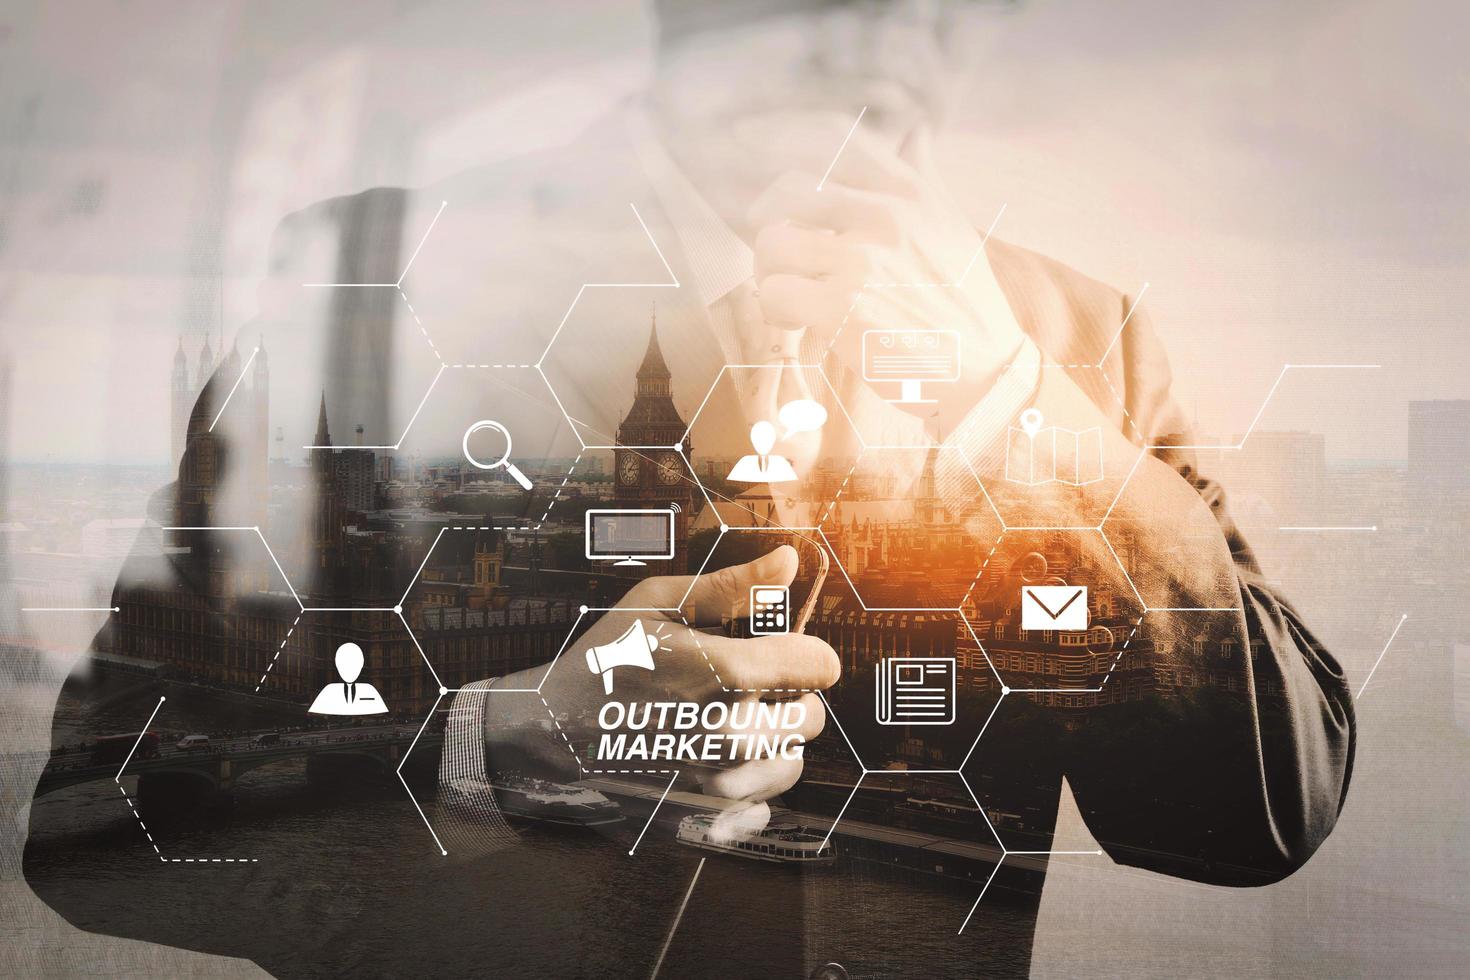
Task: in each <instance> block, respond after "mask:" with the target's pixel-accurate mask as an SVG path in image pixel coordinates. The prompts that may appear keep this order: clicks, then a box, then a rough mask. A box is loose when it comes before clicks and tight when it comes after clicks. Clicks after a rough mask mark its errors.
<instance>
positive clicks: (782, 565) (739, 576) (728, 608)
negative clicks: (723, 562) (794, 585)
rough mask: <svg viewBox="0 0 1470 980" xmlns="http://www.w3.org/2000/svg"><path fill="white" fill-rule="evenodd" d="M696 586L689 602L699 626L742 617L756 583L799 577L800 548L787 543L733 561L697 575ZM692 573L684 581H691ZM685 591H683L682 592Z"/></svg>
mask: <svg viewBox="0 0 1470 980" xmlns="http://www.w3.org/2000/svg"><path fill="white" fill-rule="evenodd" d="M692 578H693V583H694V587H693V589H688V586H687V585H686V586H685V589H686V590H688V591H689V600H688V602H686V603H685V607H686V615H687V614H688V611H689V610H688V607H690V606H692V607H693V610H692V612H693V619H692V620H691V621H692V622H693V623H694V625H696V626H714V625H717V624H718V623H719V622H720V621H721V619H723V618H725V617H729V618H732V619H734V618H738V617H740V616H744V615H746V614H747V613H748V612H749V610H750V587H751V586H753V585H790V584H791V581H792V580H793V579H794V578H796V549H795V548H793V547H791V545H789V544H783V545H782V546H781V547H779V548H776V549H774V550H772V551H770V552H767V553H766V554H764V555H762V556H760V557H759V558H757V559H756V560H755V561H750V562H746V563H745V564H744V565H732V566H730V567H729V568H720V569H717V570H715V571H713V572H705V573H703V574H702V575H697V576H693V577H692ZM689 580H690V578H689V577H687V576H686V577H683V578H682V579H680V581H684V582H686V583H687V582H688V581H689ZM680 594H681V595H682V594H683V593H680Z"/></svg>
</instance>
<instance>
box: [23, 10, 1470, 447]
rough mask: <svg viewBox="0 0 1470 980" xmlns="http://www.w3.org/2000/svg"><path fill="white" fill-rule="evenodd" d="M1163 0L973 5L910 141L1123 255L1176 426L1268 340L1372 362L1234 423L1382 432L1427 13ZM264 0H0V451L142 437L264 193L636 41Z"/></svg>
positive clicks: (437, 134) (595, 77)
mask: <svg viewBox="0 0 1470 980" xmlns="http://www.w3.org/2000/svg"><path fill="white" fill-rule="evenodd" d="M1182 6H1184V5H1177V4H1172V3H1164V2H1158V3H1151V2H1149V3H1142V2H1141V3H1125V4H1108V5H1099V4H1087V3H1034V4H1030V5H1025V6H1023V7H1022V8H1021V9H1020V10H1019V11H1017V12H1014V13H995V14H990V15H988V16H992V17H993V18H994V30H993V34H992V36H991V38H990V40H989V41H988V42H986V43H987V44H988V49H987V50H984V51H977V52H976V54H977V60H978V62H979V67H978V68H977V69H976V71H975V73H974V77H973V79H972V80H971V82H970V84H969V85H967V87H966V89H965V95H964V98H963V100H962V105H961V106H960V107H959V108H958V109H957V111H956V112H955V114H954V116H953V118H952V120H951V126H950V130H949V132H948V134H947V136H946V137H945V138H944V139H943V141H942V142H941V145H940V152H941V156H942V162H943V165H944V167H945V169H946V170H947V171H948V173H949V174H950V175H951V178H952V183H953V185H954V186H955V188H956V189H957V193H958V194H959V196H960V197H961V199H962V204H963V205H964V207H965V208H966V209H967V211H968V212H969V213H970V214H971V215H972V217H973V218H974V219H975V220H976V221H977V222H979V223H982V224H984V223H988V221H989V218H990V217H991V216H992V215H993V214H994V213H995V212H996V210H997V209H998V208H999V207H1000V205H1001V204H1005V205H1007V210H1006V213H1005V216H1004V219H1003V220H1002V222H1001V226H1000V228H999V229H998V230H997V234H998V235H999V236H1001V237H1003V238H1008V239H1010V240H1012V241H1016V242H1019V243H1021V244H1024V245H1027V246H1029V247H1031V248H1034V249H1037V250H1039V251H1042V252H1046V253H1048V254H1051V255H1054V256H1056V257H1057V258H1059V259H1061V260H1063V261H1065V262H1067V263H1069V264H1071V265H1074V266H1076V267H1077V268H1079V269H1082V270H1083V271H1085V272H1088V273H1089V274H1092V275H1094V276H1096V277H1098V278H1100V279H1104V280H1106V281H1108V282H1111V283H1113V284H1114V285H1116V286H1118V287H1119V288H1122V289H1124V290H1128V291H1136V290H1138V289H1139V288H1141V285H1142V283H1143V282H1145V281H1147V282H1149V283H1150V288H1149V291H1148V294H1147V298H1146V300H1145V303H1146V304H1147V306H1148V308H1149V310H1150V311H1151V313H1152V315H1153V319H1154V322H1155V324H1156V325H1157V326H1158V328H1159V329H1160V331H1161V333H1162V334H1163V335H1164V338H1165V341H1166V344H1167V346H1168V348H1169V350H1170V353H1171V356H1172V358H1173V363H1174V366H1175V371H1176V375H1177V386H1178V390H1179V392H1180V395H1181V399H1182V400H1183V402H1184V403H1185V404H1186V406H1189V407H1190V408H1191V409H1192V410H1194V411H1195V412H1196V413H1197V415H1198V418H1199V422H1200V427H1201V429H1202V430H1203V431H1204V432H1205V433H1208V434H1214V435H1225V436H1230V435H1233V434H1235V433H1238V432H1240V431H1242V430H1243V429H1244V428H1245V426H1246V425H1247V424H1248V423H1249V421H1250V419H1251V418H1252V417H1253V416H1254V414H1255V412H1256V410H1257V408H1259V406H1260V404H1261V401H1262V399H1263V398H1264V397H1265V394H1266V392H1267V391H1268V390H1269V389H1270V387H1271V385H1272V383H1273V381H1274V380H1275V379H1276V376H1277V375H1278V373H1279V372H1280V369H1281V365H1282V364H1283V363H1287V362H1296V363H1320V362H1328V363H1341V362H1351V363H1381V364H1382V365H1383V368H1382V369H1380V370H1378V371H1376V372H1371V373H1366V374H1364V373H1355V374H1353V375H1351V376H1347V375H1343V374H1334V375H1321V374H1312V373H1310V372H1301V373H1294V374H1293V375H1292V376H1290V377H1289V378H1288V379H1287V381H1286V382H1285V383H1284V384H1283V385H1282V387H1281V388H1280V389H1279V390H1278V391H1277V393H1276V395H1275V397H1274V398H1273V400H1272V401H1271V404H1270V406H1269V407H1268V409H1267V412H1266V413H1265V415H1264V416H1263V418H1262V420H1261V425H1262V427H1266V428H1278V429H1313V430H1316V431H1321V432H1324V433H1326V434H1327V436H1328V444H1329V451H1330V452H1331V454H1332V455H1333V456H1335V457H1339V458H1399V457H1401V456H1402V454H1403V430H1404V421H1405V414H1406V412H1405V406H1406V403H1407V401H1408V400H1410V399H1412V398H1444V397H1470V382H1467V380H1466V379H1465V374H1464V371H1463V367H1462V366H1463V364H1464V363H1465V362H1466V360H1467V354H1470V343H1467V342H1466V340H1465V339H1464V334H1465V315H1464V312H1463V311H1464V310H1465V309H1466V307H1467V301H1470V282H1467V271H1466V270H1467V268H1470V265H1467V259H1470V229H1467V220H1470V219H1467V215H1470V207H1467V205H1470V187H1467V181H1470V178H1467V175H1470V146H1467V135H1466V127H1465V126H1464V125H1463V121H1462V114H1463V106H1464V105H1465V104H1466V101H1467V99H1466V97H1467V95H1470V85H1467V79H1466V70H1465V68H1464V67H1463V65H1464V59H1463V57H1462V53H1461V52H1460V51H1459V50H1458V49H1457V46H1458V41H1459V39H1460V38H1463V37H1464V36H1465V30H1464V28H1465V27H1466V26H1467V25H1466V24H1465V23H1464V18H1463V15H1459V14H1450V13H1447V11H1449V10H1450V9H1451V5H1449V4H1441V5H1424V6H1423V8H1422V9H1420V10H1417V11H1414V10H1411V9H1410V6H1409V5H1394V6H1393V7H1390V6H1389V5H1384V4H1374V3H1357V4H1352V3H1348V4H1340V3H1332V4H1290V5H1281V4H1267V3H1245V4H1232V5H1218V6H1216V5H1188V6H1189V7H1190V8H1191V9H1190V10H1189V12H1188V14H1187V15H1186V14H1185V13H1183V12H1182V10H1180V9H1178V8H1181V7H1182ZM300 8H301V5H298V4H293V3H273V4H249V5H246V4H238V5H233V6H232V5H219V6H208V7H206V6H204V5H196V4H186V3H179V4H172V5H170V4H150V5H145V6H142V7H139V6H136V5H131V4H102V3H98V4H89V5H86V6H85V7H81V6H65V7H63V6H58V5H44V4H40V3H35V4H30V5H26V4H11V5H8V6H7V8H6V10H5V11H4V12H0V345H3V350H4V352H5V356H7V357H8V358H9V359H10V361H11V363H12V365H13V367H14V373H15V385H14V396H13V407H12V422H11V429H12V434H11V455H12V456H13V457H15V458H20V459H44V458H48V457H49V458H55V459H86V460H108V459H113V460H119V461H147V460H151V461H158V462H163V461H165V459H166V457H167V453H168V445H169V440H168V427H167V414H168V387H167V385H168V370H169V366H170V360H171V356H172V353H173V350H174V347H175V345H176V343H177V340H178V337H179V335H180V333H181V331H183V332H186V333H189V334H190V338H189V345H190V347H191V351H192V349H193V348H194V347H196V346H197V344H198V340H199V336H200V332H201V331H202V330H204V329H209V330H214V329H217V327H218V325H219V322H220V319H221V317H222V318H223V321H224V324H225V328H226V330H225V332H226V333H227V334H233V332H234V331H235V329H236V328H237V327H238V325H239V324H241V323H243V322H244V321H245V320H246V319H248V317H249V316H250V315H251V314H252V313H253V311H254V308H255V304H256V286H257V284H258V282H259V279H260V275H261V272H262V268H263V262H264V254H265V248H266V244H267V242H268V240H269V236H270V234H271V231H272V230H273V229H274V227H275V225H276V223H277V221H278V220H279V219H280V217H281V216H282V215H284V214H286V213H287V212H289V211H291V210H293V209H295V208H298V207H301V206H304V205H306V204H309V203H311V202H312V201H315V200H319V199H321V198H323V197H327V196H331V195H334V194H338V193H344V192H350V191H354V190H358V189H360V188H362V187H365V186H372V185H374V184H379V183H408V184H423V183H427V182H431V181H433V180H435V179H439V178H442V177H444V176H446V175H448V174H452V173H455V172H457V171H459V170H461V169H463V168H465V167H467V166H471V165H473V164H475V163H479V162H488V161H492V160H495V159H497V158H507V157H513V156H516V155H517V154H520V153H524V152H529V151H532V150H535V149H537V148H540V147H545V146H549V145H554V144H556V143H559V142H563V141H565V140H568V139H570V138H571V137H572V136H573V135H575V134H576V132H578V130H580V129H581V128H582V127H583V126H585V125H587V124H588V123H590V122H591V121H593V120H594V119H596V118H597V117H598V115H599V114H601V113H602V112H605V111H606V110H607V109H608V108H610V107H611V106H612V105H613V104H614V103H615V102H616V100H618V99H619V98H621V97H622V96H624V95H625V94H626V93H628V92H629V91H632V90H633V89H634V88H636V87H637V86H638V85H639V84H640V81H641V80H642V79H643V78H644V77H646V73H647V70H648V67H647V66H648V53H649V37H650V26H649V24H648V22H647V20H646V18H645V15H644V12H643V8H642V6H641V5H640V4H637V3H633V2H628V3H624V4H621V5H620V4H602V5H598V6H597V7H596V8H595V11H596V12H595V13H589V10H591V9H593V8H587V7H586V6H585V5H582V4H576V3H572V2H570V0H562V2H559V3H558V2H549V3H542V4H538V5H536V8H535V10H534V11H532V12H529V13H528V12H526V11H525V10H521V11H513V10H511V9H509V5H507V9H506V10H498V11H497V10H491V9H486V5H483V4H447V3H446V4H437V5H430V6H428V7H426V8H423V9H418V10H414V11H411V12H409V13H404V12H403V11H402V10H401V9H400V8H399V5H398V4H392V3H386V2H384V3H377V4H371V3H369V4H354V5H351V7H350V10H351V14H350V15H349V14H348V10H349V7H347V6H344V7H342V8H341V9H332V8H330V7H328V6H326V5H321V6H314V7H313V9H311V10H302V9H300ZM574 10H575V11H576V16H575V17H573V16H571V12H572V11H574ZM1451 17H1459V18H1460V23H1459V24H1458V26H1456V25H1455V24H1453V23H1451V21H1450V19H1449V18H1451ZM569 25H575V26H574V27H571V26H569ZM487 133H493V134H495V135H494V137H493V138H488V137H487V136H486V134H487ZM219 283H223V295H222V296H221V293H220V290H219V289H218V288H217V285H218V284H219ZM569 299H570V297H568V301H569ZM550 305H553V306H556V305H562V301H557V302H556V303H552V304H550ZM695 397H696V396H694V395H692V394H690V393H687V392H685V393H681V401H685V402H692V400H693V399H694V398H695ZM692 407H693V405H692V403H691V404H690V405H688V406H687V408H689V409H692ZM291 441H292V440H290V439H288V442H291Z"/></svg>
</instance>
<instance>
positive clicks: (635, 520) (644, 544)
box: [586, 508, 677, 565]
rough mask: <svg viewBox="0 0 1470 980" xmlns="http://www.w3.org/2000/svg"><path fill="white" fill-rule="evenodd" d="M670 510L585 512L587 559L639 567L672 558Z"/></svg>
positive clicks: (673, 513)
mask: <svg viewBox="0 0 1470 980" xmlns="http://www.w3.org/2000/svg"><path fill="white" fill-rule="evenodd" d="M676 513H677V511H675V510H674V509H673V508H665V509H663V510H589V511H587V528H586V541H587V558H588V559H589V560H591V561H612V562H614V564H616V565H642V564H645V563H646V562H647V561H649V560H659V559H667V558H673V557H674V515H675V514H676Z"/></svg>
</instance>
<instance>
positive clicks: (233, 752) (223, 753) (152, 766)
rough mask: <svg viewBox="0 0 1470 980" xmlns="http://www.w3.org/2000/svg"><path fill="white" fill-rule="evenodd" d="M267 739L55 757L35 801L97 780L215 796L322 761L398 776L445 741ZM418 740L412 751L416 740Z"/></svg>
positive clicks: (289, 735) (317, 733)
mask: <svg viewBox="0 0 1470 980" xmlns="http://www.w3.org/2000/svg"><path fill="white" fill-rule="evenodd" d="M261 734H265V733H248V734H244V735H234V736H231V737H227V738H218V739H216V738H214V737H212V736H211V738H210V741H209V744H208V745H207V746H203V747H197V748H192V749H180V748H177V747H175V746H174V745H172V744H167V743H166V744H164V745H161V746H159V753H158V754H157V755H156V756H153V757H152V758H147V759H145V758H140V757H139V756H138V755H137V754H134V756H133V757H132V758H131V759H129V760H128V762H127V764H126V765H123V764H122V763H121V762H108V763H102V764H97V763H93V762H92V759H91V755H90V752H89V751H87V750H80V751H78V750H73V751H71V752H62V753H57V754H55V755H53V756H52V757H51V761H50V762H48V763H47V764H46V767H45V769H43V770H42V772H41V778H40V781H39V782H38V784H37V786H36V795H37V796H44V795H45V794H47V793H52V792H55V791H56V790H59V789H65V788H66V787H68V786H77V785H80V784H82V783H90V782H96V781H101V780H112V779H116V778H117V777H118V775H119V772H120V767H121V775H123V776H137V777H138V778H139V792H140V793H142V792H144V791H145V787H146V784H147V783H148V782H150V781H155V780H163V779H167V780H168V781H169V782H174V783H177V782H180V781H190V780H197V781H199V782H200V783H202V784H204V786H202V787H201V788H208V789H210V790H213V791H216V792H223V793H228V792H229V791H230V790H232V789H233V788H234V784H235V780H237V779H239V778H240V776H242V775H243V774H245V773H247V772H249V771H250V770H252V769H258V768H260V767H261V766H268V765H271V764H272V763H276V762H281V761H284V760H288V759H303V758H304V759H306V760H307V768H308V772H310V771H311V770H312V768H313V766H314V765H315V764H318V763H321V762H326V761H329V760H330V761H337V760H342V761H349V760H353V759H357V760H368V761H370V762H373V763H377V764H380V765H382V766H383V767H384V768H385V770H386V771H387V772H389V773H392V772H394V771H395V770H397V768H398V766H399V764H400V763H401V762H402V761H403V759H404V758H405V757H407V755H408V752H409V748H410V747H411V746H413V747H414V748H415V751H422V752H424V757H425V758H426V759H427V758H431V757H432V753H431V752H429V751H424V750H426V749H431V748H436V747H438V746H439V745H440V744H441V743H442V742H443V739H444V736H443V735H442V734H441V733H435V732H429V731H425V732H424V733H423V734H422V735H419V732H418V728H417V726H411V725H374V726H367V725H363V726H360V727H345V728H332V729H312V730H308V731H302V732H283V733H280V734H279V736H278V737H275V736H273V737H271V738H270V739H268V740H267V742H266V743H264V744H263V743H262V741H261V740H260V739H259V736H260V735H261ZM415 735H419V738H418V744H417V746H414V736H415Z"/></svg>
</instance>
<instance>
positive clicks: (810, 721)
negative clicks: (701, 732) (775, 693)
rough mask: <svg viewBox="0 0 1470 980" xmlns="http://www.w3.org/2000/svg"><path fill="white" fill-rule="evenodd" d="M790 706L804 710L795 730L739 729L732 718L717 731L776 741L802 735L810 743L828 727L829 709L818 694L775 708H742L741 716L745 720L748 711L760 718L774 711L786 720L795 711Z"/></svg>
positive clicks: (757, 727) (755, 726)
mask: <svg viewBox="0 0 1470 980" xmlns="http://www.w3.org/2000/svg"><path fill="white" fill-rule="evenodd" d="M750 697H751V698H756V697H758V695H750ZM788 704H799V705H801V708H802V719H801V724H799V725H797V726H796V727H795V728H782V727H780V726H779V725H753V726H750V727H747V728H737V727H736V726H734V725H732V724H731V723H730V718H729V717H726V719H725V723H724V724H723V725H721V726H720V727H719V729H717V731H718V732H719V733H720V734H722V735H736V734H742V733H748V734H750V735H753V736H755V737H756V738H759V737H761V736H762V735H764V736H767V737H769V738H774V739H780V738H783V737H785V736H787V735H800V736H801V738H802V741H803V742H810V741H811V740H812V739H814V738H816V737H817V736H818V735H820V734H822V729H823V728H825V727H826V726H827V709H826V706H825V705H823V704H822V699H821V698H820V697H819V696H818V695H816V694H811V693H808V694H803V695H802V696H801V697H799V698H797V699H795V700H794V701H783V702H779V703H775V704H774V707H773V708H770V707H768V708H765V709H762V708H758V707H751V708H746V707H741V708H740V713H741V715H740V716H741V719H742V720H744V718H745V712H746V711H753V712H756V716H757V717H759V714H760V712H762V711H771V710H774V711H776V712H778V714H777V717H778V718H784V717H785V716H786V713H787V712H790V711H794V710H795V709H792V708H788V707H786V705H788Z"/></svg>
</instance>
